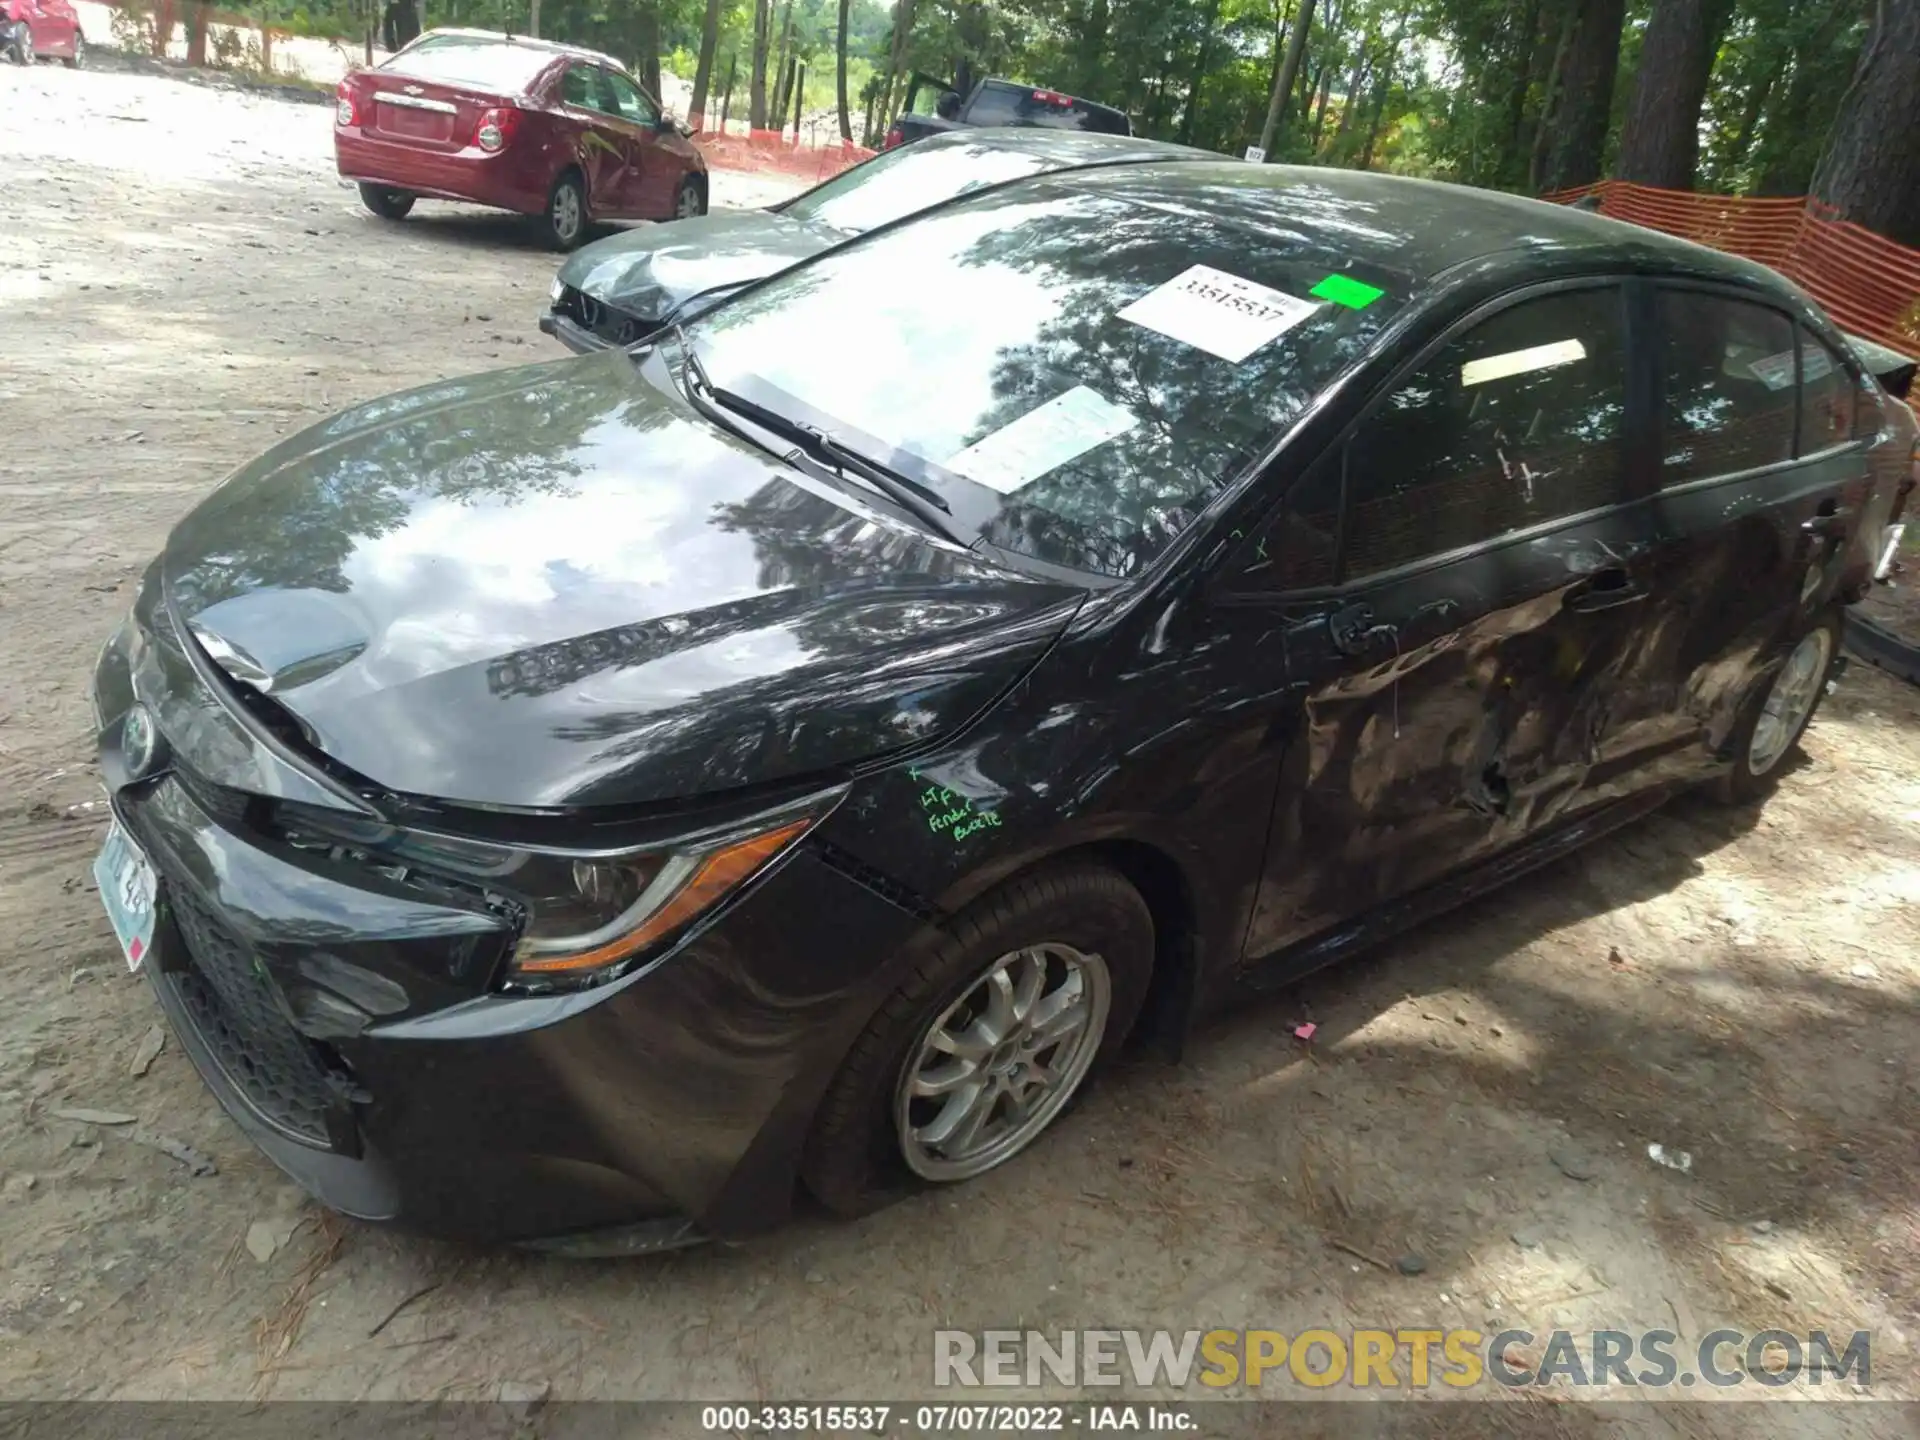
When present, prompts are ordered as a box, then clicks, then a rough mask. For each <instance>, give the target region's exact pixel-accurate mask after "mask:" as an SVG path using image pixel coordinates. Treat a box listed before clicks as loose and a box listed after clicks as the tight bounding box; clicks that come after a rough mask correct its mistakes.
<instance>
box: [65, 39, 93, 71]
mask: <svg viewBox="0 0 1920 1440" xmlns="http://www.w3.org/2000/svg"><path fill="white" fill-rule="evenodd" d="M86 59H87V37H86V36H84V35H82V34H80V33H79V32H78V31H75V32H74V36H73V54H71V55H69V56H67V57H66V58H65V59H64V60H62V61H61V62H60V63H61V64H62V65H64V66H66V67H67V68H68V69H69V70H78V69H79V68H80V67H81V66H82V65H83V64H85V63H86Z"/></svg>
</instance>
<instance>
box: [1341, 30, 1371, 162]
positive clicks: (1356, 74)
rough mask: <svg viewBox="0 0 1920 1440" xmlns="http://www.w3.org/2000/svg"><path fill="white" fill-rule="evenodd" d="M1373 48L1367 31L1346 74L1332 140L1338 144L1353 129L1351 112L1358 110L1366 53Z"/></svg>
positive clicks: (1364, 75) (1365, 74)
mask: <svg viewBox="0 0 1920 1440" xmlns="http://www.w3.org/2000/svg"><path fill="white" fill-rule="evenodd" d="M1372 48H1373V32H1372V31H1371V30H1369V31H1368V32H1367V33H1366V35H1365V36H1363V37H1362V38H1361V41H1360V48H1359V49H1358V50H1356V51H1354V52H1353V69H1351V70H1349V71H1348V72H1347V88H1346V89H1345V90H1344V91H1343V92H1342V93H1341V98H1340V123H1339V124H1338V125H1336V126H1334V129H1333V138H1334V140H1335V142H1336V143H1337V142H1339V141H1341V140H1344V139H1345V138H1346V135H1347V132H1348V131H1349V130H1351V129H1353V112H1354V111H1355V110H1356V109H1358V108H1359V103H1360V87H1361V85H1362V84H1364V83H1365V82H1366V78H1367V51H1369V50H1371V49H1372Z"/></svg>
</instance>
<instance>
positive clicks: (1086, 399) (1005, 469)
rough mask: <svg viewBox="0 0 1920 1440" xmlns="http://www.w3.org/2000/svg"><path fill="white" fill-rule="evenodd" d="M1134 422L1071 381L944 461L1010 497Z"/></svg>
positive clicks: (1118, 408) (1125, 412)
mask: <svg viewBox="0 0 1920 1440" xmlns="http://www.w3.org/2000/svg"><path fill="white" fill-rule="evenodd" d="M1139 423H1140V422H1139V421H1138V420H1137V419H1136V418H1135V417H1134V413H1133V412H1132V411H1131V410H1127V409H1124V408H1122V407H1121V406H1119V405H1115V404H1114V403H1113V402H1112V401H1110V400H1108V399H1107V398H1106V397H1105V396H1104V395H1101V394H1100V393H1099V392H1098V391H1095V390H1089V389H1088V388H1087V387H1086V386H1084V385H1076V386H1074V387H1073V389H1071V390H1069V391H1067V393H1066V394H1064V395H1056V396H1054V397H1053V399H1051V400H1049V401H1047V403H1046V404H1044V405H1042V406H1040V407H1038V408H1037V409H1033V410H1029V411H1028V412H1027V413H1026V414H1024V415H1022V416H1021V417H1020V418H1019V419H1018V420H1015V421H1014V422H1013V423H1012V424H1011V425H1003V426H1001V427H1000V428H999V429H998V430H995V431H994V432H993V433H992V434H991V435H983V436H981V437H980V439H978V440H976V441H974V442H973V444H971V445H969V446H968V447H967V448H966V449H964V450H962V451H961V452H960V453H959V454H958V455H955V456H954V457H953V458H952V459H951V460H948V461H946V462H945V464H946V467H947V469H949V470H957V471H959V472H960V473H961V474H962V475H965V476H966V477H967V478H968V479H970V480H978V481H979V482H980V483H981V484H982V485H985V486H987V487H988V488H989V489H993V490H998V491H999V492H1000V493H1001V494H1002V495H1011V494H1012V493H1013V492H1014V491H1015V490H1018V489H1020V488H1021V487H1022V486H1025V485H1031V484H1032V483H1033V482H1034V481H1035V480H1038V479H1039V478H1040V477H1041V476H1042V475H1045V474H1046V473H1047V472H1048V471H1049V470H1054V469H1057V468H1058V467H1060V466H1062V465H1064V464H1066V463H1067V461H1069V460H1072V459H1073V458H1075V457H1076V456H1079V455H1084V454H1086V453H1087V451H1089V450H1091V449H1093V447H1094V446H1096V445H1104V444H1105V443H1106V442H1107V441H1109V440H1111V439H1113V437H1114V436H1116V435H1124V434H1126V433H1127V431H1129V430H1131V429H1133V427H1134V426H1135V425H1137V424H1139Z"/></svg>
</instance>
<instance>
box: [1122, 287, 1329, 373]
mask: <svg viewBox="0 0 1920 1440" xmlns="http://www.w3.org/2000/svg"><path fill="white" fill-rule="evenodd" d="M1319 308H1320V302H1319V301H1317V300H1302V299H1299V298H1298V297H1296V296H1293V295H1288V294H1285V293H1283V292H1282V291H1279V290H1273V289H1269V288H1268V287H1267V286H1265V285H1256V284H1255V283H1254V282H1253V281H1251V280H1242V279H1241V278H1240V277H1239V276H1238V275H1229V274H1228V273H1227V272H1226V271H1224V270H1216V269H1214V268H1213V267H1212V266H1211V265H1195V266H1193V267H1191V268H1190V269H1188V270H1185V271H1183V272H1181V273H1180V274H1178V275H1176V276H1174V277H1173V279H1171V280H1169V281H1168V282H1167V283H1166V284H1164V285H1162V286H1161V287H1160V288H1159V289H1157V290H1149V291H1148V292H1147V293H1146V294H1145V295H1142V296H1141V297H1140V298H1139V299H1138V300H1136V301H1134V302H1133V303H1132V304H1131V305H1129V306H1127V308H1126V309H1124V310H1122V311H1121V312H1120V318H1121V319H1122V320H1130V321H1132V322H1133V323H1134V324H1135V325H1144V326H1145V327H1146V328H1147V329H1149V330H1157V331H1158V332H1159V333H1160V334H1162V335H1170V336H1172V337H1173V338H1174V339H1175V340H1180V341H1184V342H1185V343H1186V344H1188V345H1191V346H1193V347H1194V348H1195V349H1199V350H1205V351H1206V352H1207V353H1208V354H1209V355H1218V356H1219V357H1220V358H1221V359H1222V360H1229V361H1232V362H1233V363H1234V364H1235V365H1238V364H1239V363H1240V362H1241V361H1242V360H1244V359H1246V358H1247V356H1249V355H1251V354H1252V353H1253V352H1254V351H1256V350H1258V349H1259V348H1260V347H1261V346H1262V345H1265V344H1266V343H1267V342H1268V341H1269V340H1272V339H1275V338H1276V337H1278V336H1280V335H1284V334H1285V333H1286V332H1287V331H1289V330H1291V329H1292V328H1293V327H1294V326H1296V325H1298V324H1299V323H1300V322H1301V321H1302V320H1304V319H1306V318H1307V317H1308V316H1309V315H1311V314H1313V312H1314V311H1316V310H1318V309H1319Z"/></svg>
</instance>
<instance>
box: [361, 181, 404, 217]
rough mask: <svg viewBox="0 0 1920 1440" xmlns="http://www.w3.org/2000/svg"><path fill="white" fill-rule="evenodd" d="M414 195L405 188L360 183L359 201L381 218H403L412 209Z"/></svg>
mask: <svg viewBox="0 0 1920 1440" xmlns="http://www.w3.org/2000/svg"><path fill="white" fill-rule="evenodd" d="M413 201H414V197H413V196H412V195H409V194H408V193H407V192H406V191H405V190H395V189H393V188H392V187H391V186H387V185H362V186H361V187H360V203H361V204H362V205H364V206H366V207H367V209H369V210H371V211H372V212H373V213H374V214H376V215H378V216H379V217H380V218H381V219H382V220H404V219H406V218H407V215H408V213H409V212H410V211H411V210H412V209H413Z"/></svg>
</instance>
